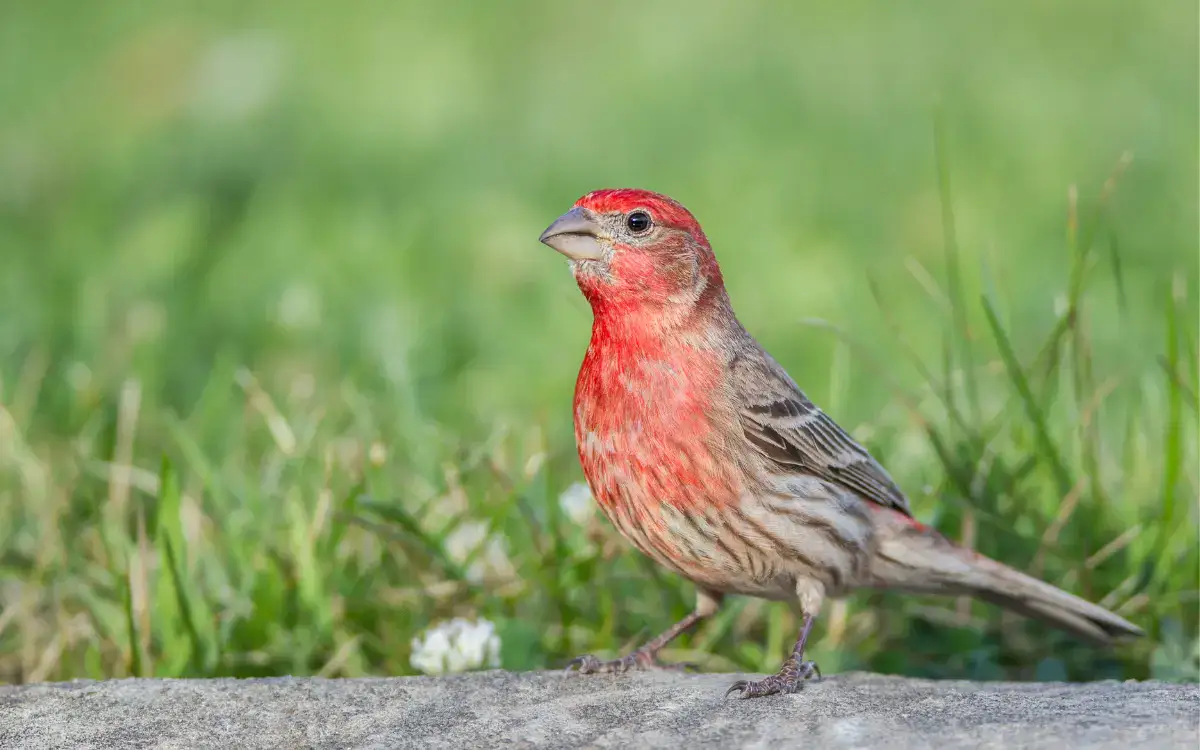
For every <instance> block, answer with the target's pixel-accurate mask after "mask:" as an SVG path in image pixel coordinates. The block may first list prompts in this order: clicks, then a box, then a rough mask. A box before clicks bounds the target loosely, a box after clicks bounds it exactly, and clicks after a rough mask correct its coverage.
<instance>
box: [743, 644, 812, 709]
mask: <svg viewBox="0 0 1200 750" xmlns="http://www.w3.org/2000/svg"><path fill="white" fill-rule="evenodd" d="M813 675H816V677H817V679H820V677H821V669H820V668H819V667H818V666H817V665H816V662H811V661H800V660H799V659H797V657H796V655H795V654H792V656H790V657H788V660H787V661H785V662H784V663H783V667H782V668H781V669H780V670H779V671H778V672H777V673H775V674H773V675H771V676H770V677H764V678H763V679H761V680H754V681H751V680H739V681H737V682H735V683H733V685H731V686H730V688H729V690H727V691H726V692H725V697H726V698H728V697H729V696H730V694H732V693H734V692H738V693H740V694H739V695H738V697H739V698H760V697H762V696H764V695H775V694H777V693H798V692H800V690H801V689H802V688H803V687H804V681H805V680H808V679H811V678H812V677H813Z"/></svg>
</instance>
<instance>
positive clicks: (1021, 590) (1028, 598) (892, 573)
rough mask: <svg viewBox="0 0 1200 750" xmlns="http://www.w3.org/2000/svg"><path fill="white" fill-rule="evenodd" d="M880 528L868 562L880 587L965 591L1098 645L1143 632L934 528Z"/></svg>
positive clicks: (958, 592) (1123, 619) (929, 590)
mask: <svg viewBox="0 0 1200 750" xmlns="http://www.w3.org/2000/svg"><path fill="white" fill-rule="evenodd" d="M880 531H881V532H882V533H881V534H880V541H879V546H878V549H877V551H876V554H875V557H874V559H873V560H872V566H871V573H872V575H873V577H874V579H875V583H876V585H878V586H881V587H884V588H894V589H903V590H906V591H912V592H914V593H937V594H967V595H970V596H974V597H977V598H979V599H983V600H984V601H987V602H991V603H993V604H998V605H1000V606H1001V607H1004V608H1006V609H1009V610H1012V611H1013V612H1017V613H1019V614H1022V615H1025V616H1027V617H1033V618H1036V619H1039V620H1044V621H1045V622H1048V623H1050V624H1051V625H1055V626H1057V627H1059V628H1061V629H1063V630H1066V631H1067V632H1070V633H1072V634H1074V635H1075V636H1077V637H1079V638H1081V639H1083V640H1086V641H1089V642H1091V643H1096V644H1101V645H1107V644H1111V643H1113V642H1114V641H1116V640H1117V639H1119V638H1122V637H1127V636H1140V635H1143V632H1142V630H1141V628H1139V627H1137V626H1136V625H1134V624H1133V623H1131V622H1129V621H1128V620H1126V619H1125V618H1123V617H1121V616H1120V615H1117V614H1114V613H1112V612H1109V611H1108V610H1107V609H1105V608H1103V607H1101V606H1099V605H1096V604H1092V603H1091V602H1089V601H1086V600H1084V599H1080V598H1079V597H1077V596H1075V595H1074V594H1068V593H1067V592H1066V591H1063V590H1062V589H1059V588H1056V587H1055V586H1052V585H1050V584H1048V583H1046V582H1044V581H1039V580H1038V579H1036V578H1033V577H1031V576H1028V575H1026V574H1024V573H1021V572H1020V571H1017V570H1014V569H1013V568H1010V567H1008V566H1007V565H1003V564H1001V563H999V562H996V561H995V560H992V559H990V558H987V557H984V556H983V555H980V554H977V553H975V552H973V551H971V550H967V549H963V548H962V547H958V546H956V545H954V544H953V543H951V542H950V541H949V540H947V539H946V538H945V537H943V536H941V535H940V534H937V533H936V532H934V531H932V530H929V529H925V528H923V527H919V528H918V527H914V526H905V527H893V528H883V529H880Z"/></svg>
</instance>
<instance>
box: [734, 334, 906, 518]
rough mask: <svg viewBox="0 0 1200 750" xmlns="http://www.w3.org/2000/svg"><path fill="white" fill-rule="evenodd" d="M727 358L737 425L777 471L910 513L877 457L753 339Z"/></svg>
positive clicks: (902, 497) (903, 498)
mask: <svg viewBox="0 0 1200 750" xmlns="http://www.w3.org/2000/svg"><path fill="white" fill-rule="evenodd" d="M748 344H749V346H748V347H747V349H746V350H743V351H742V352H741V353H739V354H738V355H737V356H736V357H735V358H734V360H733V361H732V362H731V363H730V365H729V367H730V372H731V374H732V376H733V383H734V384H735V387H736V388H737V391H738V394H739V399H740V403H739V407H740V417H741V422H742V430H743V431H744V432H745V435H746V438H747V439H748V440H749V441H750V443H751V445H753V446H754V447H755V448H757V449H758V451H759V452H760V453H761V454H762V455H763V456H764V457H765V458H766V459H767V460H768V461H769V462H770V463H771V464H773V466H774V468H775V469H776V470H777V471H780V472H781V473H788V472H791V473H799V474H807V475H809V476H813V477H817V478H819V479H823V480H825V481H827V482H830V483H831V484H836V485H839V486H841V487H845V488H846V489H848V490H850V491H852V492H854V493H855V494H856V495H858V496H860V497H862V498H865V499H867V500H870V501H872V502H876V503H879V504H880V505H882V506H884V507H887V508H894V509H895V510H898V511H900V512H901V513H903V514H905V515H907V516H912V511H910V510H909V507H908V498H906V497H905V496H904V493H903V492H901V491H900V488H899V487H897V486H896V483H895V482H893V481H892V478H891V477H890V476H888V473H887V471H886V470H885V469H884V468H883V467H882V466H880V465H879V462H878V461H876V460H875V459H874V458H872V457H871V454H870V453H867V450H866V449H865V448H863V447H862V446H861V445H859V444H858V443H857V442H855V440H854V438H852V437H850V436H849V435H848V434H846V431H845V430H843V429H842V428H841V427H839V426H838V424H837V423H836V422H834V421H833V420H832V419H830V418H829V416H828V415H827V414H825V413H824V412H823V411H821V410H820V409H819V408H817V406H816V405H815V404H813V402H812V401H809V400H808V397H807V396H805V395H804V393H803V392H802V391H801V390H800V388H799V387H797V386H796V384H795V383H794V382H793V381H792V379H791V378H790V377H789V376H788V374H787V372H786V371H784V369H783V368H782V367H780V366H779V363H778V362H776V361H775V360H774V359H772V358H771V355H770V354H767V353H766V352H765V351H764V350H763V349H762V348H761V347H760V346H759V345H758V344H757V343H756V342H753V341H751V342H748Z"/></svg>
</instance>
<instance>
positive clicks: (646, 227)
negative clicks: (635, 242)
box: [625, 211, 654, 234]
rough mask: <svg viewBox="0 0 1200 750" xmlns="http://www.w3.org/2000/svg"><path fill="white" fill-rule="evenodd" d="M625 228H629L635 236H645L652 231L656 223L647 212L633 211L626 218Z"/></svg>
mask: <svg viewBox="0 0 1200 750" xmlns="http://www.w3.org/2000/svg"><path fill="white" fill-rule="evenodd" d="M625 226H627V227H629V231H631V232H633V233H634V234H645V233H646V232H649V231H650V227H652V226H654V222H653V221H651V219H650V214H648V213H646V212H645V211H633V212H632V213H630V214H629V215H628V216H626V217H625Z"/></svg>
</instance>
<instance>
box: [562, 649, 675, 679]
mask: <svg viewBox="0 0 1200 750" xmlns="http://www.w3.org/2000/svg"><path fill="white" fill-rule="evenodd" d="M688 666H689V665H687V664H663V663H661V662H659V660H658V656H657V655H656V654H655V652H653V651H643V650H641V649H639V650H637V651H634V652H633V653H631V654H627V655H625V656H622V657H621V658H620V659H613V660H612V661H600V660H599V659H597V658H596V657H594V656H592V655H591V654H584V655H583V656H577V657H575V658H574V659H572V660H571V661H570V663H568V664H567V668H566V669H565V670H563V671H565V672H572V671H578V672H579V673H580V674H601V673H604V672H630V671H634V672H643V671H656V670H670V671H676V672H682V671H684V670H686V669H687V668H688Z"/></svg>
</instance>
